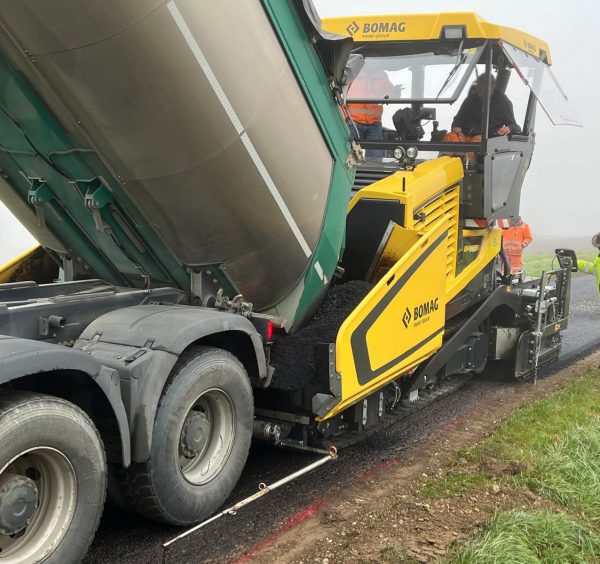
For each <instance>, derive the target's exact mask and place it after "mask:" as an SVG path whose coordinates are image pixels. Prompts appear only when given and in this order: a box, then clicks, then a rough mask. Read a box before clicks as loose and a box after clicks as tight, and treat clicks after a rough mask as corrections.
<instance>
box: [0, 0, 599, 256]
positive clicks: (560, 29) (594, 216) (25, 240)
mask: <svg viewBox="0 0 600 564" xmlns="http://www.w3.org/2000/svg"><path fill="white" fill-rule="evenodd" d="M314 3H315V5H316V7H317V9H318V10H319V12H320V14H321V16H322V17H328V16H335V15H354V14H377V13H379V14H393V13H402V12H404V13H408V12H411V11H412V12H414V11H418V12H440V11H475V12H477V13H479V15H481V16H482V17H484V18H486V19H488V20H490V21H492V22H494V23H498V24H502V25H508V26H512V27H516V28H519V29H521V30H523V31H527V32H529V33H531V34H533V35H536V36H538V37H540V38H542V39H544V40H545V41H547V42H548V43H549V45H550V49H551V52H552V60H553V70H554V73H555V75H556V76H557V77H558V79H559V81H560V83H561V84H562V86H563V88H564V89H565V91H566V92H567V94H568V96H569V98H570V100H571V101H572V103H573V104H574V106H575V107H576V109H577V111H578V113H579V115H580V117H581V118H582V120H583V121H584V125H585V127H584V128H582V129H580V128H574V127H568V126H561V127H554V126H553V125H552V124H551V123H550V121H549V120H548V118H547V117H546V115H545V114H544V112H543V111H539V112H538V119H537V146H536V150H535V153H534V158H533V162H532V166H531V168H530V170H529V172H528V174H527V177H526V179H525V186H524V193H523V199H522V206H521V213H522V216H523V218H524V219H525V220H526V221H527V222H528V223H529V224H530V225H531V227H532V230H533V232H534V236H537V237H540V238H543V237H548V236H552V237H553V239H560V237H563V236H564V237H582V238H583V237H586V238H589V237H591V235H592V234H593V233H596V232H597V231H600V188H599V186H598V176H597V174H596V173H597V169H596V166H597V164H598V162H599V161H600V157H599V156H598V150H597V145H598V140H597V136H598V132H599V131H600V112H599V111H598V103H599V102H598V99H599V95H598V94H599V93H598V90H599V86H600V72H599V70H598V69H599V68H600V61H599V56H600V42H599V41H598V38H597V35H598V30H597V28H596V25H597V24H598V21H600V18H599V16H600V3H596V2H592V1H591V0H588V1H582V0H573V1H571V2H569V3H565V2H564V1H560V2H559V1H558V0H527V1H526V2H524V1H522V0H521V1H519V2H517V1H515V0H502V1H498V2H489V1H485V2H484V1H483V0H480V1H473V0H472V1H470V2H469V1H466V0H420V2H418V3H415V2H413V3H409V2H400V1H398V0H314ZM415 7H416V8H418V9H415ZM450 113H452V112H450ZM448 119H450V118H448ZM449 125H450V124H449V123H443V122H441V123H440V127H441V128H449ZM0 222H1V225H2V230H3V236H2V239H1V241H2V244H1V245H0V264H1V263H4V262H5V261H7V260H9V259H11V258H12V257H14V256H15V255H16V254H17V253H19V252H22V251H24V250H26V249H27V248H29V247H30V246H31V245H32V244H34V240H33V238H32V237H31V236H30V235H29V234H28V233H27V231H26V230H25V229H24V228H23V227H22V226H21V225H20V224H19V223H18V222H17V221H16V220H15V219H14V217H12V215H11V214H10V212H9V211H8V210H7V209H6V208H5V207H4V206H3V205H2V204H1V203H0Z"/></svg>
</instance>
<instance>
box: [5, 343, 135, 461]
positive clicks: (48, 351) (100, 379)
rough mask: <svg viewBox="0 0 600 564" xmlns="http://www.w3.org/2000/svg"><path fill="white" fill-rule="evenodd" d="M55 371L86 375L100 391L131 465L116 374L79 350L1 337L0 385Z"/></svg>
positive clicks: (128, 440) (127, 431)
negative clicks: (69, 371) (115, 422)
mask: <svg viewBox="0 0 600 564" xmlns="http://www.w3.org/2000/svg"><path fill="white" fill-rule="evenodd" d="M56 370H73V371H76V372H79V373H82V374H86V375H87V376H89V377H90V378H92V380H94V381H95V382H96V384H97V385H98V386H99V387H100V389H101V390H102V392H103V393H104V395H105V396H106V398H107V399H108V401H109V403H110V405H111V407H112V409H113V412H114V415H115V418H116V420H117V424H118V426H119V434H120V437H121V446H122V449H123V465H124V466H125V467H127V466H129V464H130V462H131V441H130V438H129V435H130V431H129V422H128V420H127V413H126V412H125V407H124V405H123V400H122V399H121V385H120V384H121V383H120V380H119V375H118V373H117V372H116V371H115V370H113V369H111V368H109V367H106V366H102V365H101V364H100V363H99V362H98V361H97V360H96V359H94V358H92V357H91V356H90V355H87V354H85V353H83V352H81V351H78V350H73V349H70V348H67V347H63V346H61V345H54V344H51V343H43V342H40V341H32V340H29V339H20V338H18V337H9V336H6V335H0V384H6V383H8V382H11V381H13V380H16V379H17V378H22V377H23V376H31V375H35V374H40V373H43V372H51V371H56Z"/></svg>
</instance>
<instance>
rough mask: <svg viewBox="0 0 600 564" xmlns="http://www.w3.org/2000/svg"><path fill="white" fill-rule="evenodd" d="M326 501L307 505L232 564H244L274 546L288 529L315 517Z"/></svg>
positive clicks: (322, 500)
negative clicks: (243, 563)
mask: <svg viewBox="0 0 600 564" xmlns="http://www.w3.org/2000/svg"><path fill="white" fill-rule="evenodd" d="M325 503H326V500H325V498H324V497H322V498H320V499H318V500H317V501H315V502H314V503H313V504H312V505H309V506H308V507H307V508H305V509H303V510H302V511H299V512H298V513H296V515H294V516H293V517H291V518H290V519H288V520H287V521H286V522H285V523H284V524H283V525H282V526H281V527H280V528H279V529H278V530H277V531H276V532H275V534H274V535H272V536H270V537H269V538H268V539H266V540H264V541H263V542H261V543H259V544H257V545H256V546H255V547H253V548H251V549H250V550H249V551H248V552H246V553H245V554H243V555H242V556H240V557H239V558H238V559H237V560H234V561H233V564H241V563H242V562H246V561H247V560H250V559H251V558H254V557H255V556H256V555H257V554H258V553H259V552H262V551H263V550H265V549H266V548H268V547H270V546H271V545H273V544H275V542H276V541H277V539H279V538H280V537H281V536H282V535H283V534H284V533H287V531H289V530H290V529H293V528H294V527H297V526H298V525H300V523H302V522H304V521H306V520H307V519H308V518H309V517H312V516H314V515H316V513H317V511H319V509H321V507H323V505H325Z"/></svg>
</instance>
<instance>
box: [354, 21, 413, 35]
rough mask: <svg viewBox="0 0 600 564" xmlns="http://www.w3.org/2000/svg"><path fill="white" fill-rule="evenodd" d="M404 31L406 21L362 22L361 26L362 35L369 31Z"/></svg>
mask: <svg viewBox="0 0 600 564" xmlns="http://www.w3.org/2000/svg"><path fill="white" fill-rule="evenodd" d="M353 23H354V22H353ZM357 31H358V30H357ZM404 31H406V22H369V23H364V24H363V28H362V32H363V34H364V35H367V34H370V33H379V34H385V33H403V32H404ZM355 33H356V32H355Z"/></svg>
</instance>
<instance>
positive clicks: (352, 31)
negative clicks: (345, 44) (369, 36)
mask: <svg viewBox="0 0 600 564" xmlns="http://www.w3.org/2000/svg"><path fill="white" fill-rule="evenodd" d="M359 29H360V26H359V25H358V24H357V23H356V22H355V21H353V22H352V23H351V24H350V25H349V26H348V27H347V28H346V31H347V32H348V35H350V37H352V36H353V35H354V34H355V33H356V32H357V31H358V30H359Z"/></svg>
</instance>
